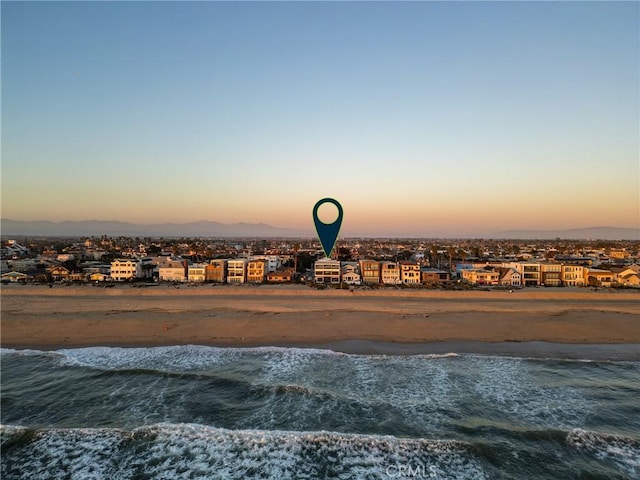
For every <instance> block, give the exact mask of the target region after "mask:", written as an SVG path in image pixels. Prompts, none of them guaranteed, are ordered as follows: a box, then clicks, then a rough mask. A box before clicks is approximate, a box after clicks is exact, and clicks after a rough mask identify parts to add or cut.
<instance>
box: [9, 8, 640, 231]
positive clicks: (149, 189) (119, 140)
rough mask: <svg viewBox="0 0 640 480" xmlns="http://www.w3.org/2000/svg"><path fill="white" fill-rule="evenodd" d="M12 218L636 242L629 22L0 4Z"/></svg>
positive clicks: (607, 15)
mask: <svg viewBox="0 0 640 480" xmlns="http://www.w3.org/2000/svg"><path fill="white" fill-rule="evenodd" d="M1 8H2V216H3V217H4V218H13V219H21V220H41V219H45V220H54V221H59V220H83V219H100V220H124V221H133V222H139V223H155V222H163V221H171V222H188V221H196V220H203V219H206V220H214V221H220V222H225V223H234V222H240V221H245V222H265V223H269V224H272V225H277V226H283V227H296V228H298V227H301V228H309V227H310V226H311V223H310V222H311V209H312V208H313V205H314V204H315V202H316V201H317V200H318V199H320V198H324V197H327V196H329V197H334V198H336V199H338V200H339V201H340V202H341V203H342V205H343V207H344V209H345V217H344V223H343V233H344V234H371V235H383V234H398V235H408V234H412V235H443V234H469V235H472V234H479V233H486V232H492V231H499V230H505V229H510V228H550V229H552V228H571V227H581V226H592V225H616V226H625V227H634V226H638V224H639V223H640V220H639V219H640V187H639V182H640V169H639V160H638V155H639V151H640V143H639V139H638V136H639V133H638V132H639V128H640V125H639V116H640V115H639V108H640V107H639V105H640V98H639V90H640V89H639V85H640V81H639V72H640V60H639V55H640V54H639V44H640V42H639V23H640V22H639V15H640V14H639V4H638V3H637V2H561V3H558V2H542V3H539V2H406V3H392V2H373V3H369V2H347V3H337V2H316V3H305V2H257V3H251V2H193V3H192V2H180V3H178V2H90V3H82V2H79V3H76V2H44V3H36V2H15V3H14V2H2V5H1Z"/></svg>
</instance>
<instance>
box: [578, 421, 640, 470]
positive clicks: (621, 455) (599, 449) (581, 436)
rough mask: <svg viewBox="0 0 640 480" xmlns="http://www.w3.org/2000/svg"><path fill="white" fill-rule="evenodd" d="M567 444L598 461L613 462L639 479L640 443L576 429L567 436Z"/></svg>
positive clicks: (630, 439)
mask: <svg viewBox="0 0 640 480" xmlns="http://www.w3.org/2000/svg"><path fill="white" fill-rule="evenodd" d="M566 440H567V443H568V444H569V445H570V446H571V447H573V448H575V449H577V450H579V451H582V452H585V453H587V454H589V455H593V456H594V457H596V458H597V459H598V460H608V461H611V462H613V463H614V464H615V465H616V466H617V467H618V468H619V469H620V470H621V471H622V472H624V473H625V474H627V475H630V476H631V477H632V478H640V441H639V440H637V439H632V438H628V437H622V436H619V435H611V434H606V433H597V432H591V431H588V430H583V429H580V428H576V429H573V430H571V432H569V434H568V435H567V439H566Z"/></svg>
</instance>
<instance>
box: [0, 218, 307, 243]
mask: <svg viewBox="0 0 640 480" xmlns="http://www.w3.org/2000/svg"><path fill="white" fill-rule="evenodd" d="M0 233H2V235H4V236H11V235H13V236H33V237H35V236H41V237H48V236H51V237H81V236H100V235H109V236H123V237H282V238H297V237H310V236H311V235H312V232H310V231H304V230H296V229H292V228H280V227H273V226H271V225H267V224H265V223H233V224H225V223H218V222H209V221H200V222H191V223H160V224H152V225H138V224H135V223H128V222H117V221H99V220H85V221H80V222H71V221H67V222H49V221H33V222H32V221H20V220H10V219H4V218H3V219H2V220H0Z"/></svg>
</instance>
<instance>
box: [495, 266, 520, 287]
mask: <svg viewBox="0 0 640 480" xmlns="http://www.w3.org/2000/svg"><path fill="white" fill-rule="evenodd" d="M498 273H499V275H500V277H499V279H498V283H499V284H500V285H505V286H509V287H521V286H522V275H521V274H520V272H518V271H517V270H516V269H515V268H509V267H501V268H499V269H498Z"/></svg>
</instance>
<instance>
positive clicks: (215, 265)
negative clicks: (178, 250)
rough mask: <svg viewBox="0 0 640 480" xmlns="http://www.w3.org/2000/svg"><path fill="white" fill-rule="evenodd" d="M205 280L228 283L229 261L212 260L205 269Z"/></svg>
mask: <svg viewBox="0 0 640 480" xmlns="http://www.w3.org/2000/svg"><path fill="white" fill-rule="evenodd" d="M204 275H205V280H206V281H207V282H217V283H224V282H226V281H227V261H226V260H211V261H210V262H209V265H207V266H206V267H205V271H204Z"/></svg>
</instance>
